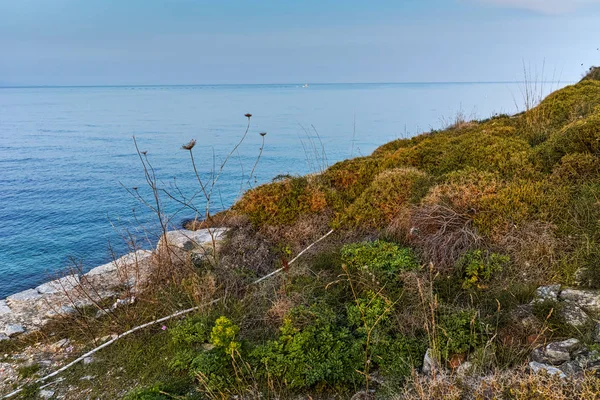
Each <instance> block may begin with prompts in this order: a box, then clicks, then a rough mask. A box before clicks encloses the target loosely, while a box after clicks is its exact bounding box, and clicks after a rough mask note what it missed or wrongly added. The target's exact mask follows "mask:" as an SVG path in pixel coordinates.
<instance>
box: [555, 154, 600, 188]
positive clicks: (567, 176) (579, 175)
mask: <svg viewBox="0 0 600 400" xmlns="http://www.w3.org/2000/svg"><path fill="white" fill-rule="evenodd" d="M552 178H553V179H554V181H556V182H557V184H566V185H572V184H577V183H583V182H587V181H592V180H598V179H600V158H598V157H596V156H594V155H592V154H587V153H573V154H567V155H565V156H564V157H563V158H561V160H560V163H559V164H556V165H555V166H554V168H553V170H552Z"/></svg>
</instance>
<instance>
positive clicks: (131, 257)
mask: <svg viewBox="0 0 600 400" xmlns="http://www.w3.org/2000/svg"><path fill="white" fill-rule="evenodd" d="M151 255H152V252H151V251H150V250H138V251H136V252H133V253H129V254H126V255H124V256H123V257H121V258H119V259H117V260H114V261H111V262H109V263H107V264H104V265H100V266H98V267H96V268H92V269H91V270H89V271H88V273H86V274H85V275H84V276H86V277H91V276H98V275H103V274H108V273H111V272H116V271H117V270H118V269H119V268H120V267H122V266H129V265H132V264H136V263H140V262H142V261H145V260H146V259H147V258H148V257H150V256H151Z"/></svg>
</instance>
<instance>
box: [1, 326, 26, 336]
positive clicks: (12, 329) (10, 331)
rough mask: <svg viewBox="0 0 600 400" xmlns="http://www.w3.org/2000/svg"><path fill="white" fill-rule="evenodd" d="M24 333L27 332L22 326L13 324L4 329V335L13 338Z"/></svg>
mask: <svg viewBox="0 0 600 400" xmlns="http://www.w3.org/2000/svg"><path fill="white" fill-rule="evenodd" d="M23 332H25V328H23V326H22V325H17V324H11V325H6V326H5V327H4V334H5V335H6V336H8V337H13V336H15V335H18V334H19V333H23Z"/></svg>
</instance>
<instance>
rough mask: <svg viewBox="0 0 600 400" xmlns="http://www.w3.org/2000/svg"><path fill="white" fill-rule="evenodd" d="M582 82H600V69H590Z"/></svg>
mask: <svg viewBox="0 0 600 400" xmlns="http://www.w3.org/2000/svg"><path fill="white" fill-rule="evenodd" d="M581 80H582V81H600V67H590V69H589V70H588V72H587V73H586V74H585V76H584V77H583V79H581Z"/></svg>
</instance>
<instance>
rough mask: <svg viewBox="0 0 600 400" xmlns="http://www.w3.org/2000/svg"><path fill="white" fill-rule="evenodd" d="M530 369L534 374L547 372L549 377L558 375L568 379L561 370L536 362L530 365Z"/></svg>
mask: <svg viewBox="0 0 600 400" xmlns="http://www.w3.org/2000/svg"><path fill="white" fill-rule="evenodd" d="M529 368H530V369H531V372H533V373H534V374H538V373H540V372H542V371H545V372H546V373H547V374H548V375H558V376H560V377H561V378H566V377H567V376H566V375H565V373H564V372H562V371H561V370H560V369H558V368H556V367H553V366H551V365H547V364H542V363H539V362H536V361H531V362H530V363H529Z"/></svg>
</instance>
